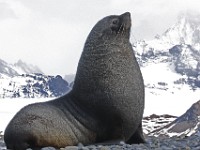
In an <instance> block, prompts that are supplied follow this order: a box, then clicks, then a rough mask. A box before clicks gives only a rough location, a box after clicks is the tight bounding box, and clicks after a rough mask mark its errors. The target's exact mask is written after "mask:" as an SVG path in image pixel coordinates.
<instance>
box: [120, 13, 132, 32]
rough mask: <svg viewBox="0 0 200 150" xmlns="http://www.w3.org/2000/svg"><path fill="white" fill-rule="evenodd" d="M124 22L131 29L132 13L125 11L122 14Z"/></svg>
mask: <svg viewBox="0 0 200 150" xmlns="http://www.w3.org/2000/svg"><path fill="white" fill-rule="evenodd" d="M120 18H121V20H122V22H123V23H124V24H125V28H126V29H129V28H130V27H131V13H130V12H125V13H123V14H121V15H120Z"/></svg>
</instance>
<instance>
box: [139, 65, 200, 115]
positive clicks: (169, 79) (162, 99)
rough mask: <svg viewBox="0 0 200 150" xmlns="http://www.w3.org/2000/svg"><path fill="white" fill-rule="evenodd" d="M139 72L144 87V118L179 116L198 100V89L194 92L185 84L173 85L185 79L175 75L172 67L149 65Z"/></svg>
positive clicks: (199, 97) (199, 91)
mask: <svg viewBox="0 0 200 150" xmlns="http://www.w3.org/2000/svg"><path fill="white" fill-rule="evenodd" d="M141 71H142V74H143V78H144V81H145V85H146V89H145V111H144V116H149V115H151V114H157V115H162V114H169V115H174V116H180V115H182V114H183V113H185V111H186V110H187V109H189V108H190V107H191V105H192V104H193V103H195V102H197V101H198V100H199V99H200V96H199V93H200V89H197V90H196V91H194V90H192V88H191V87H190V86H189V85H187V84H174V81H177V80H179V79H181V78H185V77H184V76H182V75H180V74H177V73H175V72H174V71H173V66H168V64H167V63H164V62H163V63H158V64H155V63H152V64H150V63H149V64H148V66H146V67H144V68H141ZM159 83H161V84H159ZM163 83H164V84H163Z"/></svg>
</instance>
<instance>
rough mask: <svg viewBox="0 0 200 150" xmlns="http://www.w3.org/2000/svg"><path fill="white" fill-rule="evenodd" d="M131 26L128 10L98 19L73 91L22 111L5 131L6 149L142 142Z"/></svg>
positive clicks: (140, 92) (139, 92) (141, 95)
mask: <svg viewBox="0 0 200 150" xmlns="http://www.w3.org/2000/svg"><path fill="white" fill-rule="evenodd" d="M130 28H131V19H130V13H128V12H127V13H124V14H122V15H119V16H117V15H112V16H108V17H105V18H103V19H102V20H100V21H99V22H98V23H97V24H96V25H95V26H94V27H93V29H92V31H91V32H90V34H89V36H88V38H87V40H86V43H85V46H84V50H83V53H82V55H81V58H80V61H79V64H78V68H77V74H76V77H75V81H74V86H73V89H72V91H71V92H70V93H68V94H66V95H64V96H62V97H60V98H58V99H56V100H52V101H48V102H44V103H36V104H31V105H28V106H26V107H24V108H22V109H21V110H20V111H19V112H18V113H17V114H16V115H15V116H14V118H13V119H12V120H11V121H10V123H9V125H8V126H7V128H6V130H5V135H4V139H5V143H6V146H7V148H8V149H14V150H25V149H26V148H41V147H46V146H53V147H56V148H60V147H66V146H68V145H77V144H78V143H79V142H80V143H83V144H85V145H88V144H94V143H109V142H111V141H112V142H113V141H114V142H115V141H125V142H128V143H142V142H144V137H143V132H142V123H141V121H142V117H143V111H144V83H143V78H142V74H141V72H140V69H139V66H138V63H137V61H136V58H135V56H134V53H133V49H132V46H131V44H130V42H129V37H130Z"/></svg>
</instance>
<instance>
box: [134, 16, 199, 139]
mask: <svg viewBox="0 0 200 150" xmlns="http://www.w3.org/2000/svg"><path fill="white" fill-rule="evenodd" d="M133 48H134V51H135V54H136V57H137V59H138V62H139V64H140V67H141V71H142V74H143V76H144V81H145V87H146V89H145V91H146V103H147V104H146V109H148V108H149V107H148V106H149V105H151V104H152V103H153V102H152V101H157V102H158V104H157V105H158V106H155V110H153V111H155V112H154V113H157V112H158V110H161V111H162V112H163V110H164V109H166V111H167V112H166V113H167V114H172V115H175V114H174V111H173V110H174V109H175V111H179V110H180V109H182V107H183V105H185V103H187V105H189V104H190V106H191V105H192V104H193V102H195V103H194V104H193V105H192V107H191V108H190V109H189V110H188V111H187V112H186V113H185V114H183V113H184V112H183V113H182V114H183V115H181V116H180V117H178V118H176V117H171V116H170V115H169V116H170V117H169V118H166V116H165V115H151V116H149V117H144V119H143V128H144V132H145V133H146V134H147V135H150V136H160V137H161V136H162V137H171V136H190V135H192V134H196V133H200V123H199V122H200V120H199V119H200V113H199V112H200V101H198V100H199V93H200V15H198V14H191V13H186V14H182V15H181V16H180V17H179V18H178V21H177V23H176V24H174V25H173V26H172V27H170V28H169V29H167V30H166V32H164V33H163V34H162V35H157V36H156V37H155V38H154V39H153V40H150V41H145V40H140V41H138V42H136V43H135V44H134V45H133ZM196 101H198V102H196ZM153 104H155V102H154V103H153ZM190 106H188V108H189V107H190ZM173 107H174V108H173ZM188 108H185V111H186V110H187V109H188ZM148 111H149V110H148ZM153 111H152V112H153ZM156 111H157V112H156ZM151 131H152V132H151Z"/></svg>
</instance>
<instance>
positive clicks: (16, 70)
mask: <svg viewBox="0 0 200 150" xmlns="http://www.w3.org/2000/svg"><path fill="white" fill-rule="evenodd" d="M30 73H43V72H42V71H41V70H40V69H39V68H38V67H37V66H33V65H31V64H26V63H25V62H23V61H21V60H19V61H18V62H17V63H15V64H9V63H7V62H5V61H4V60H2V59H0V75H6V76H9V77H14V76H16V75H20V74H30Z"/></svg>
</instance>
